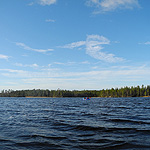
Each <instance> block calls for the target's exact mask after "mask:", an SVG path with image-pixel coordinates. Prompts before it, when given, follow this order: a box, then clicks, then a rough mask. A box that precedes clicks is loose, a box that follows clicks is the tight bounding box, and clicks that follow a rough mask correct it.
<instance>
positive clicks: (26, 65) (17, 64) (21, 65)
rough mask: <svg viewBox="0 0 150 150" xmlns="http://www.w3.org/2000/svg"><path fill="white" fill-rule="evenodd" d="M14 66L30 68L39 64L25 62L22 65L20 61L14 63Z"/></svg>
mask: <svg viewBox="0 0 150 150" xmlns="http://www.w3.org/2000/svg"><path fill="white" fill-rule="evenodd" d="M15 65H16V66H19V67H32V68H37V67H39V65H37V64H36V63H34V64H29V65H28V64H25V65H23V64H21V63H16V64H15Z"/></svg>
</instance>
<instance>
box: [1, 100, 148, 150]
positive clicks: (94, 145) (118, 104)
mask: <svg viewBox="0 0 150 150" xmlns="http://www.w3.org/2000/svg"><path fill="white" fill-rule="evenodd" d="M149 114H150V98H92V99H91V100H89V101H83V100H82V98H0V131H1V132H0V149H2V150H27V149H30V150H48V149H52V150H54V149H59V150H65V149H66V150H77V149H85V150H86V149H89V150H91V149H93V150H96V149H110V150H112V149H150V140H149V137H150V116H149Z"/></svg>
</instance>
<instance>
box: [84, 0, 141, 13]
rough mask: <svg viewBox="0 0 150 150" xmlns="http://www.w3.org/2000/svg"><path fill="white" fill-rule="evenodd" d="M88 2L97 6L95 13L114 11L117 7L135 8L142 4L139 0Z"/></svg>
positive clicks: (90, 0)
mask: <svg viewBox="0 0 150 150" xmlns="http://www.w3.org/2000/svg"><path fill="white" fill-rule="evenodd" d="M86 4H87V5H88V6H91V7H93V6H94V7H96V8H97V11H95V12H94V13H101V12H108V11H114V10H116V9H133V8H134V7H139V6H140V5H139V3H138V0H88V1H87V2H86Z"/></svg>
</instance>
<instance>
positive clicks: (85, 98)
mask: <svg viewBox="0 0 150 150" xmlns="http://www.w3.org/2000/svg"><path fill="white" fill-rule="evenodd" d="M90 98H91V97H84V98H83V100H90Z"/></svg>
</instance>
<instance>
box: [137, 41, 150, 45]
mask: <svg viewBox="0 0 150 150" xmlns="http://www.w3.org/2000/svg"><path fill="white" fill-rule="evenodd" d="M138 44H142V45H150V41H147V42H140V43H138Z"/></svg>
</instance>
